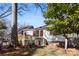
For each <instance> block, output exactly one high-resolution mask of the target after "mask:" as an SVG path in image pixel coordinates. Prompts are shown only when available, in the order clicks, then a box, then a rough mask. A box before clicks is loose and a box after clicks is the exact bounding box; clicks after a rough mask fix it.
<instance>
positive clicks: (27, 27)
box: [18, 26, 34, 33]
mask: <svg viewBox="0 0 79 59" xmlns="http://www.w3.org/2000/svg"><path fill="white" fill-rule="evenodd" d="M24 29H34V27H33V26H25V27H21V28H19V30H18V33H21V32H22V31H23V30H24Z"/></svg>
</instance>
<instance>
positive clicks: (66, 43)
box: [64, 35, 68, 51]
mask: <svg viewBox="0 0 79 59" xmlns="http://www.w3.org/2000/svg"><path fill="white" fill-rule="evenodd" d="M64 37H65V51H66V50H67V45H68V38H67V36H66V35H64Z"/></svg>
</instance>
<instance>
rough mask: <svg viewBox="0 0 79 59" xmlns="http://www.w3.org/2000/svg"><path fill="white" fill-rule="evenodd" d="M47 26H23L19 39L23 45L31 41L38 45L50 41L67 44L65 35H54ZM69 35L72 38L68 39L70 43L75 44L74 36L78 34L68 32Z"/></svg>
mask: <svg viewBox="0 0 79 59" xmlns="http://www.w3.org/2000/svg"><path fill="white" fill-rule="evenodd" d="M46 28H47V26H46V25H45V26H41V27H38V28H34V27H33V26H28V27H25V28H22V29H21V30H20V31H19V35H18V36H19V39H18V41H19V42H20V43H21V44H22V45H28V44H30V43H34V44H35V45H37V46H45V45H47V44H50V43H57V44H60V43H63V44H65V43H64V42H65V37H64V36H63V35H56V36H54V35H52V34H51V31H48V30H47V29H46ZM68 37H69V38H70V40H69V41H68V44H70V45H71V44H72V45H74V43H73V41H74V38H75V37H77V35H76V34H73V33H72V34H68Z"/></svg>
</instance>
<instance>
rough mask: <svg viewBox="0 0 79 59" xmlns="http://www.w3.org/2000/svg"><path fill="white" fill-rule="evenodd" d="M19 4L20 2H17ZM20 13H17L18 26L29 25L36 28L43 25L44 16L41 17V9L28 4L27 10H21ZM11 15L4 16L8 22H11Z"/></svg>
mask: <svg viewBox="0 0 79 59" xmlns="http://www.w3.org/2000/svg"><path fill="white" fill-rule="evenodd" d="M19 6H21V4H19ZM19 6H18V7H19ZM22 7H23V6H22ZM21 11H22V10H21ZM21 14H22V15H19V14H18V24H19V26H27V25H31V26H34V27H35V28H36V27H40V26H44V25H45V23H44V20H45V18H44V17H43V13H42V11H41V9H40V8H36V7H35V6H34V5H31V4H30V5H29V6H28V11H23V12H22V13H21ZM11 17H12V15H10V16H8V17H6V18H5V19H7V20H8V21H9V22H8V24H11Z"/></svg>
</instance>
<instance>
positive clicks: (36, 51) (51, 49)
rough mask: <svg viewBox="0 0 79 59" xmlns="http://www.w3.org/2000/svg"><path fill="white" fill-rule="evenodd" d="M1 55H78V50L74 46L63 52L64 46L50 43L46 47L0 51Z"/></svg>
mask: <svg viewBox="0 0 79 59" xmlns="http://www.w3.org/2000/svg"><path fill="white" fill-rule="evenodd" d="M0 55H2V56H78V55H79V50H77V49H75V48H68V49H67V51H66V52H65V50H64V48H60V47H57V46H56V45H53V44H50V45H48V46H46V47H40V48H33V47H32V48H27V47H26V48H24V47H23V48H22V47H21V48H16V49H11V50H8V51H7V50H6V51H1V52H0Z"/></svg>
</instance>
